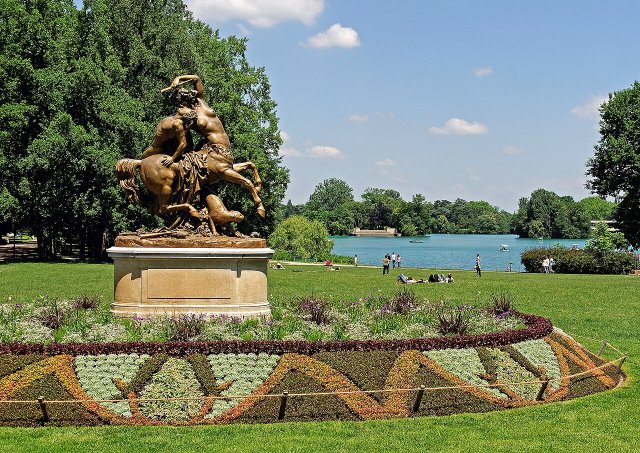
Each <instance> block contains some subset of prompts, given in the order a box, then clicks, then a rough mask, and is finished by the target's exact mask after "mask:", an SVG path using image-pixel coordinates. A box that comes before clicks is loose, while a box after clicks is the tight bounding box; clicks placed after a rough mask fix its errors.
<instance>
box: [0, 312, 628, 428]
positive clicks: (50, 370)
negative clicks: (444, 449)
mask: <svg viewBox="0 0 640 453" xmlns="http://www.w3.org/2000/svg"><path fill="white" fill-rule="evenodd" d="M514 316H518V317H519V318H520V319H521V320H522V322H523V324H524V326H525V327H524V328H521V329H508V330H505V331H503V332H492V333H487V334H483V335H464V336H445V337H433V338H415V339H404V340H350V341H267V340H262V341H214V342H133V343H85V344H72V343H65V344H63V343H50V344H46V345H45V344H25V343H11V344H3V345H0V424H2V425H11V426H36V425H69V424H72V425H100V424H123V425H165V424H171V425H194V424H220V423H268V422H278V421H294V420H329V419H338V420H368V419H379V418H391V417H409V416H425V415H447V414H454V413H463V412H485V411H491V410H501V409H508V408H512V407H522V406H528V405H536V404H542V403H546V402H554V401H560V400H565V399H569V398H575V397H579V396H583V395H587V394H590V393H594V392H599V391H603V390H607V389H611V388H613V387H615V386H616V385H618V383H619V382H620V381H621V380H622V379H623V378H624V375H623V374H622V373H621V372H620V370H619V369H618V367H617V366H616V364H608V365H607V364H606V363H605V362H604V360H602V359H601V358H599V357H597V356H595V355H594V354H592V353H590V352H589V351H587V350H586V349H585V348H583V347H582V346H581V345H580V344H578V343H577V342H576V341H574V340H573V339H572V338H571V337H569V336H567V335H566V334H564V333H562V332H561V331H559V330H557V329H554V328H553V326H552V325H551V322H550V321H549V320H547V319H545V318H542V317H539V316H534V315H527V314H522V313H515V314H514ZM603 365H606V366H603ZM285 392H287V393H288V396H285ZM39 397H42V398H43V399H44V401H43V404H42V405H40V404H39V403H38V402H37V399H38V398H39ZM43 408H44V410H43Z"/></svg>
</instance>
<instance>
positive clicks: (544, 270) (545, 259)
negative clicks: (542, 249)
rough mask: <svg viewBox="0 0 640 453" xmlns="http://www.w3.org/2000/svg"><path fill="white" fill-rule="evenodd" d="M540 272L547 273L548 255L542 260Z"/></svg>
mask: <svg viewBox="0 0 640 453" xmlns="http://www.w3.org/2000/svg"><path fill="white" fill-rule="evenodd" d="M542 272H544V273H545V274H548V273H549V255H547V256H545V257H544V259H543V260H542Z"/></svg>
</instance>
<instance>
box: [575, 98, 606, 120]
mask: <svg viewBox="0 0 640 453" xmlns="http://www.w3.org/2000/svg"><path fill="white" fill-rule="evenodd" d="M608 100H609V98H608V97H607V96H591V97H590V98H589V99H588V100H587V101H586V102H584V103H583V104H580V105H576V106H575V107H574V108H572V109H571V113H573V114H574V115H575V116H577V117H578V118H583V119H590V118H597V117H598V116H599V115H600V111H599V109H600V106H601V105H602V103H603V102H606V101H608Z"/></svg>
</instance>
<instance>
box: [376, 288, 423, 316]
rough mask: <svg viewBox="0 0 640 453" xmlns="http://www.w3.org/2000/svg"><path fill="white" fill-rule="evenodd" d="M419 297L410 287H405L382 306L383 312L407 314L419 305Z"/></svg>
mask: <svg viewBox="0 0 640 453" xmlns="http://www.w3.org/2000/svg"><path fill="white" fill-rule="evenodd" d="M417 303H418V299H417V298H416V295H415V294H414V293H413V291H411V290H410V289H408V288H403V289H401V290H400V291H398V292H396V293H395V294H394V295H393V297H392V298H391V299H390V300H389V302H387V303H386V304H384V305H383V306H382V308H381V309H380V311H381V312H382V313H392V314H397V315H406V314H407V313H409V312H410V311H411V310H413V308H414V307H415V306H416V305H417Z"/></svg>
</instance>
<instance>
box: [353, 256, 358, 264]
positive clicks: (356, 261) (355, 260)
mask: <svg viewBox="0 0 640 453" xmlns="http://www.w3.org/2000/svg"><path fill="white" fill-rule="evenodd" d="M353 265H354V266H355V267H358V255H356V256H354V257H353Z"/></svg>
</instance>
